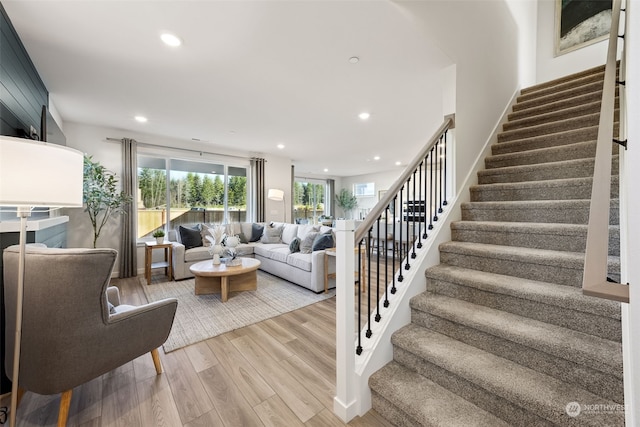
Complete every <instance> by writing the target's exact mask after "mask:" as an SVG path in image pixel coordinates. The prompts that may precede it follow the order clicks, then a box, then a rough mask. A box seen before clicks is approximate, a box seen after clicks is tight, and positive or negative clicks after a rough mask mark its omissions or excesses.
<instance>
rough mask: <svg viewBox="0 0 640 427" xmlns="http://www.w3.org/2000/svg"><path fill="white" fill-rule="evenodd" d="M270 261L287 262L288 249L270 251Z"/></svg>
mask: <svg viewBox="0 0 640 427" xmlns="http://www.w3.org/2000/svg"><path fill="white" fill-rule="evenodd" d="M270 253H271V259H272V260H274V261H280V262H284V263H286V262H287V257H288V256H289V254H290V252H289V247H288V246H287V247H284V248H277V249H271V251H270Z"/></svg>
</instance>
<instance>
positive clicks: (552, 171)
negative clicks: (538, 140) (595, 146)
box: [478, 156, 619, 185]
mask: <svg viewBox="0 0 640 427" xmlns="http://www.w3.org/2000/svg"><path fill="white" fill-rule="evenodd" d="M594 164H595V159H579V160H570V161H566V162H553V163H543V164H540V165H529V166H522V167H517V166H516V167H511V168H499V169H488V170H484V171H480V172H478V184H480V185H482V184H502V183H507V182H527V181H548V180H552V179H569V178H588V177H591V176H593V168H594ZM618 164H619V159H618V156H613V159H612V161H611V174H612V175H618ZM500 169H504V170H502V171H500Z"/></svg>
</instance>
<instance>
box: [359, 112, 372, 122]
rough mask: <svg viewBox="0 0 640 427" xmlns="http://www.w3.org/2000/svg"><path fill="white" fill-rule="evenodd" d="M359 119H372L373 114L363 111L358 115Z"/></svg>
mask: <svg viewBox="0 0 640 427" xmlns="http://www.w3.org/2000/svg"><path fill="white" fill-rule="evenodd" d="M358 117H360V120H367V119H368V118H369V117H371V114H369V113H367V112H366V111H363V112H362V113H360V114H358Z"/></svg>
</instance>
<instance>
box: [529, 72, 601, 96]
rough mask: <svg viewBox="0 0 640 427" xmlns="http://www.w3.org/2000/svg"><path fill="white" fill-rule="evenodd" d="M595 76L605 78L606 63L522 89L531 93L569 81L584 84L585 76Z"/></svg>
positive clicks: (556, 86) (559, 85)
mask: <svg viewBox="0 0 640 427" xmlns="http://www.w3.org/2000/svg"><path fill="white" fill-rule="evenodd" d="M593 76H599V77H597V78H596V81H597V79H598V78H599V79H600V80H604V65H598V66H596V67H593V68H589V69H587V70H582V71H578V72H577V73H573V74H569V75H566V76H562V77H558V78H555V79H552V80H548V81H546V82H542V83H538V84H535V85H533V86H529V87H526V88H524V89H522V90H521V93H522V94H523V95H526V94H530V93H533V92H540V91H541V90H543V89H547V88H551V87H553V88H558V87H561V86H562V85H563V84H565V83H567V82H577V84H578V85H580V84H584V80H583V79H584V78H590V77H593Z"/></svg>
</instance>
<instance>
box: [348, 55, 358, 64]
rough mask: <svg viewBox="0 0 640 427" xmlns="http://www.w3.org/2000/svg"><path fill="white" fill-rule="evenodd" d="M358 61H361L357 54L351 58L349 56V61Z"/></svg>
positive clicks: (353, 62) (354, 62) (355, 62)
mask: <svg viewBox="0 0 640 427" xmlns="http://www.w3.org/2000/svg"><path fill="white" fill-rule="evenodd" d="M358 61H360V58H358V57H357V56H352V57H351V58H349V62H350V63H352V64H357V63H358Z"/></svg>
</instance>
